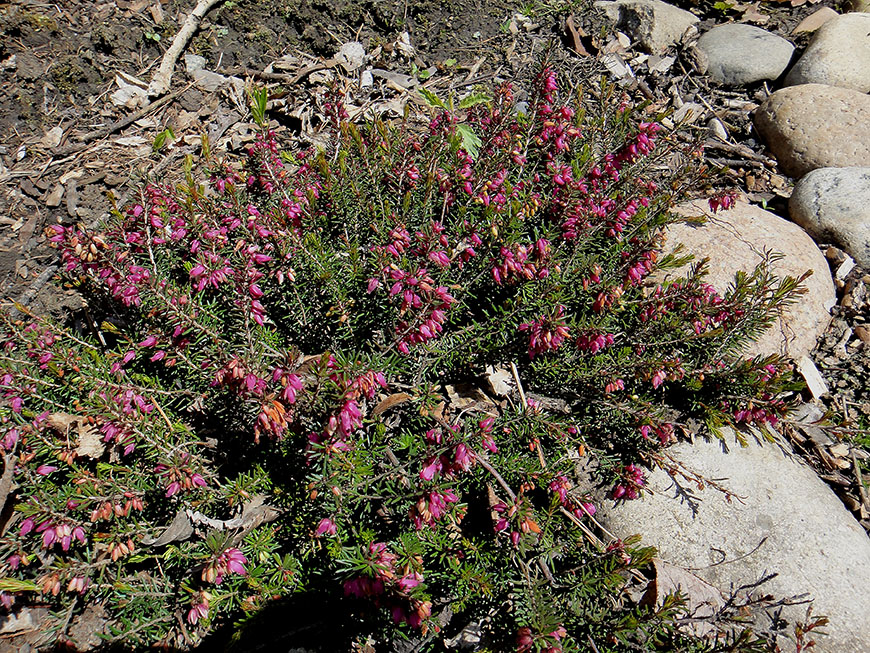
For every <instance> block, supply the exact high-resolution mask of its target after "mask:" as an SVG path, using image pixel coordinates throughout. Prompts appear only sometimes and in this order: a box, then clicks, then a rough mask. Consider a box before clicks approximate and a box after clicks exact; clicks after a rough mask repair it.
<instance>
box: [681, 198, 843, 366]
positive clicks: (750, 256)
mask: <svg viewBox="0 0 870 653" xmlns="http://www.w3.org/2000/svg"><path fill="white" fill-rule="evenodd" d="M676 211H677V212H678V213H680V214H682V215H685V216H690V217H691V216H701V215H704V216H707V222H706V223H705V224H703V225H695V224H683V223H680V224H674V225H671V226H670V227H668V231H667V236H668V241H669V243H670V244H671V245H674V246H675V245H676V244H677V243H681V244H682V245H683V246H684V247H685V249H686V251H687V252H689V253H692V254H694V255H695V256H696V258H699V259H700V258H703V257H707V258H709V259H710V263H709V266H708V269H709V277H708V281H709V283H710V284H711V285H713V287H714V288H716V290H717V291H719V293H720V294H721V293H724V292H725V291H726V290H727V288H728V286H729V285H730V284H731V283H732V282H733V280H734V275H735V273H737V272H738V271H739V270H743V271H745V272H752V271H753V270H754V269H755V267H756V266H757V265H758V264H759V263H760V262H761V261H762V259H763V253H764V251H765V250H769V251H773V252H778V253H781V254H783V258H781V259H779V260H776V261H774V262H773V263H772V268H771V269H772V271H773V273H774V274H776V275H777V276H779V277H784V276H791V277H799V276H800V275H802V274H803V273H804V272H806V271H807V270H812V272H813V274H812V276H811V277H809V279H807V281H806V282H805V286H806V293H805V294H804V295H803V296H802V297H801V298H800V299H799V301H798V302H797V303H796V304H794V305H793V306H791V307H789V308H787V309H786V310H785V311H784V312H783V314H782V315H780V316H779V318H777V321H776V323H774V325H773V326H771V327H770V329H768V330H767V332H765V333H764V334H762V336H761V337H760V338H759V339H758V340H757V341H756V342H754V343H752V344H750V345H748V348H747V350H746V354H747V355H758V354H772V353H778V354H785V355H788V356H790V357H792V358H794V359H799V358H800V357H801V356H803V355H804V354H807V353H809V352H810V351H812V349H813V348H814V347H815V345H816V338H818V337H819V336H820V335H821V334H822V333H824V331H825V329H827V327H828V325H829V324H830V321H831V316H830V313H829V310H830V307H831V306H833V305H834V303H835V301H836V294H835V291H834V282H833V280H832V279H831V274H830V270H829V268H828V263H827V261H826V260H825V257H824V255H823V254H822V253H821V251H820V250H819V248H818V247H817V246H816V244H815V243H814V242H813V240H812V239H811V238H810V237H809V236H808V235H807V234H806V233H805V232H804V231H803V229H801V228H800V227H798V226H797V225H795V224H794V223H792V222H789V221H788V220H783V219H782V218H780V217H779V216H777V215H774V214H773V213H771V212H770V211H765V210H764V209H761V208H759V207H757V206H753V205H751V204H748V203H746V202H740V201H738V202H736V203H735V205H734V206H733V207H732V208H731V209H730V210H728V211H720V212H719V213H716V214H713V213H712V212H711V211H710V208H709V206H708V205H707V203H706V202H704V201H702V200H696V201H694V202H688V203H686V204H682V205H680V206H678V207H677V209H676ZM665 249H666V251H667V246H666V248H665ZM683 272H684V269H681V270H678V271H676V272H675V274H681V273H683Z"/></svg>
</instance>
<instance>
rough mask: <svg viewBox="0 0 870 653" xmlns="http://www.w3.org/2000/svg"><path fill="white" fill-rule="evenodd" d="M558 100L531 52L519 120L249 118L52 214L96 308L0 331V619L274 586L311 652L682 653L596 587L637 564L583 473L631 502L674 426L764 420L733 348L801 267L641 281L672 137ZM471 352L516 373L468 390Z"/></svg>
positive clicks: (190, 623) (122, 611) (661, 207)
mask: <svg viewBox="0 0 870 653" xmlns="http://www.w3.org/2000/svg"><path fill="white" fill-rule="evenodd" d="M559 91H560V90H559V88H558V84H557V80H556V77H555V75H554V73H553V71H552V70H551V69H549V68H547V67H544V68H543V69H542V70H541V71H540V73H539V74H538V75H537V77H536V78H535V79H534V80H532V82H531V84H530V88H529V89H528V95H527V102H524V103H522V104H518V103H517V101H516V99H515V90H514V89H513V88H512V87H511V86H510V85H504V86H502V87H500V88H498V89H497V90H496V91H495V92H494V95H493V96H491V97H490V96H487V95H485V94H483V93H477V94H474V95H472V96H469V97H468V98H466V99H465V100H464V101H462V102H460V103H459V104H458V105H456V106H454V104H453V102H452V101H446V100H442V99H439V98H437V97H434V96H431V95H429V96H428V100H429V102H430V104H432V105H433V110H432V114H431V122H430V123H429V125H428V128H425V127H424V128H422V129H420V128H417V127H415V126H414V125H415V123H413V122H411V121H400V122H399V123H397V124H393V123H387V122H384V121H380V120H375V121H374V122H371V123H369V124H366V125H357V124H352V123H350V122H348V121H347V120H346V115H345V114H344V110H343V108H342V105H341V103H340V102H339V101H338V99H337V98H332V99H331V100H330V101H329V102H327V103H326V105H325V110H326V111H327V113H328V115H329V116H330V119H331V120H332V121H333V122H332V125H331V131H330V132H329V133H330V140H329V145H328V147H326V149H322V150H310V151H296V152H292V153H290V152H287V151H283V150H282V149H281V144H280V143H278V142H277V141H276V139H275V137H274V136H273V135H272V134H271V133H269V132H268V131H267V130H265V129H264V130H263V131H262V133H261V136H260V138H259V139H258V140H257V142H256V144H255V145H254V146H253V147H251V148H250V150H249V151H248V153H247V156H246V157H245V158H244V160H243V161H242V162H234V161H230V160H214V159H212V158H211V156H210V155H209V153H208V150H207V147H206V148H205V150H206V151H205V160H206V166H207V169H208V178H207V181H204V182H199V181H197V179H196V178H195V174H194V171H193V165H192V162H190V161H189V162H188V165H187V166H186V173H185V180H184V181H183V182H182V183H180V184H178V185H170V184H167V183H157V182H154V183H149V184H147V185H146V186H145V187H144V188H143V189H142V191H141V196H140V197H139V199H138V200H137V201H135V202H132V203H131V204H130V205H128V206H125V207H123V208H120V209H119V210H118V211H117V212H116V213H115V216H114V219H113V220H112V221H111V222H109V223H108V224H105V225H104V226H102V227H101V228H99V229H97V230H94V231H89V230H86V229H84V228H82V227H80V226H66V227H65V226H55V227H53V228H52V230H51V232H50V239H51V240H52V241H53V242H54V243H55V244H56V246H57V247H58V248H59V250H60V252H61V254H62V259H63V266H64V279H65V282H66V283H69V284H73V285H74V286H75V287H77V288H78V289H79V291H80V292H81V294H82V296H83V297H84V298H85V299H86V300H87V305H88V308H87V311H86V312H85V313H84V314H83V318H82V319H81V320H77V321H71V322H70V325H71V326H64V325H61V324H54V323H50V322H49V321H47V320H44V319H41V318H40V317H39V316H36V315H26V316H25V318H22V317H21V316H20V315H19V317H17V318H12V317H10V316H8V315H7V316H6V317H5V318H4V325H5V326H4V331H5V336H4V339H3V342H2V353H0V387H2V394H3V397H4V403H3V405H2V408H0V415H2V432H0V436H2V439H0V446H2V449H3V453H4V456H5V464H6V469H7V474H6V475H4V479H7V478H8V479H9V482H10V483H11V484H12V485H11V486H9V487H11V488H12V492H11V493H9V494H8V496H7V508H8V510H7V511H6V512H5V513H4V528H3V535H2V537H0V561H2V562H0V576H2V578H0V589H2V590H3V591H2V594H0V599H2V602H3V604H4V605H5V606H6V608H7V609H10V610H15V609H17V606H21V605H28V604H30V605H33V604H41V605H47V606H49V607H50V608H51V610H52V612H51V614H52V615H54V617H52V619H53V621H52V622H51V624H49V626H50V628H48V629H47V631H46V632H48V633H50V634H51V637H52V638H54V639H58V640H61V639H64V638H65V637H67V628H68V626H69V624H70V622H71V619H73V618H75V615H77V614H79V613H81V611H82V610H84V609H85V608H86V607H87V606H89V605H99V606H101V609H103V610H104V613H105V629H104V632H103V636H104V637H105V638H106V639H108V640H113V641H120V642H122V643H125V644H128V645H130V646H133V647H139V646H143V645H150V644H156V643H159V644H163V645H167V646H172V647H180V648H186V647H191V646H193V645H195V644H196V643H198V642H199V641H200V640H201V638H202V637H203V636H204V635H206V634H207V633H208V632H210V631H211V630H213V629H215V628H217V627H219V626H221V625H222V624H228V623H230V622H232V621H233V620H236V624H237V625H244V624H245V623H246V622H248V621H250V620H251V619H253V618H254V617H255V616H256V615H257V614H258V613H259V612H261V611H262V610H263V609H264V608H266V607H267V606H269V605H271V604H275V603H276V602H278V603H279V604H280V601H282V600H283V601H286V602H287V603H286V604H287V605H295V606H296V608H294V610H293V611H289V612H288V613H287V614H290V615H296V617H295V619H296V621H294V618H287V617H286V616H285V617H283V618H282V619H283V623H284V624H285V625H286V629H287V630H288V631H293V630H294V628H298V627H300V625H301V624H300V623H299V622H300V621H304V622H305V625H307V626H309V628H308V629H307V630H306V632H309V631H311V623H314V624H315V625H314V630H313V631H312V632H314V633H316V634H315V635H311V638H313V639H314V640H316V641H319V642H320V643H321V644H324V642H331V643H330V644H328V646H327V647H329V646H338V645H339V644H337V643H336V642H339V641H344V645H347V643H348V641H349V640H351V639H354V638H361V639H358V641H363V640H364V639H365V637H372V638H374V641H383V642H387V644H386V646H388V647H389V646H390V644H389V642H395V641H397V640H398V639H400V638H416V639H417V640H418V641H419V642H420V646H421V647H423V648H426V647H429V648H432V647H437V646H439V642H440V641H441V640H442V639H443V638H444V637H446V636H452V635H455V634H456V633H457V632H458V631H459V630H461V629H462V628H463V627H464V626H466V625H468V624H469V623H476V624H480V625H482V628H483V632H484V641H485V642H487V643H488V644H487V645H489V646H492V647H494V648H495V649H497V650H508V649H512V648H515V649H516V650H520V651H541V650H548V651H558V650H589V649H588V648H587V646H588V643H589V641H593V642H595V643H596V646H597V650H600V651H605V650H621V647H624V646H628V645H629V644H630V645H631V646H634V647H640V648H641V649H644V650H645V649H656V648H664V649H668V648H669V647H671V646H674V645H675V644H674V642H677V641H678V640H679V638H680V637H683V636H681V635H679V634H678V633H677V631H676V630H675V628H674V623H675V622H674V618H675V617H677V616H678V615H679V610H680V603H679V601H678V600H677V599H676V598H674V600H669V601H668V602H666V604H665V605H664V606H662V607H660V608H658V609H656V608H650V607H640V606H635V605H633V604H631V603H630V602H629V601H627V599H626V598H625V597H624V596H623V595H622V594H621V593H620V589H621V588H622V586H623V585H624V584H625V582H626V578H627V577H628V574H629V572H630V571H631V570H632V569H636V568H639V567H643V566H644V565H645V564H647V562H648V561H649V559H650V556H651V555H652V551H651V550H650V549H641V548H638V547H637V546H636V542H620V541H609V540H608V538H606V537H604V535H603V534H602V533H600V532H598V531H597V530H596V525H595V523H594V521H593V519H594V514H595V512H596V506H595V503H594V501H593V500H592V498H591V496H589V495H588V494H587V493H586V492H588V491H589V490H590V489H591V488H588V487H587V488H585V489H584V488H581V487H580V486H578V482H577V477H576V474H575V468H576V466H577V464H578V462H580V461H582V460H584V459H589V458H591V459H593V460H594V461H596V469H597V473H598V475H599V478H598V482H599V483H600V485H601V486H602V487H604V488H606V489H607V490H608V491H609V492H610V494H611V496H612V498H614V499H618V500H631V499H635V498H637V497H638V496H639V495H640V494H642V492H643V487H644V478H645V472H644V468H645V467H648V466H650V465H653V464H655V463H656V461H657V460H659V458H658V456H659V454H658V452H659V451H660V450H661V449H662V447H665V446H667V444H668V443H669V442H670V441H672V440H674V439H675V437H676V435H677V434H678V433H679V431H680V429H681V428H683V425H684V424H685V423H686V422H687V420H690V419H694V420H699V421H702V422H706V423H707V424H708V425H709V427H710V428H711V429H712V430H713V431H714V432H717V431H718V429H719V428H720V427H721V426H722V425H724V424H731V423H735V422H742V423H749V424H755V425H759V424H762V425H763V424H764V423H766V422H774V421H775V420H776V419H777V418H778V417H779V416H780V415H781V414H782V413H783V411H784V410H785V405H784V403H783V401H782V391H783V388H784V387H785V386H784V383H785V379H786V378H788V375H787V374H786V371H787V370H786V369H785V367H784V366H783V365H782V364H781V363H780V362H779V361H777V360H775V359H765V360H745V359H744V358H742V357H741V356H740V355H739V346H740V345H741V344H742V343H744V342H745V341H746V340H747V339H748V338H751V337H752V336H753V335H755V334H757V333H759V331H760V330H761V329H762V328H764V326H765V325H766V324H768V323H769V322H770V320H771V315H772V314H773V313H774V312H775V310H776V309H777V308H779V307H780V306H781V305H782V304H783V303H785V302H786V301H788V299H789V297H790V296H791V294H792V293H793V291H794V289H795V287H796V283H797V282H796V281H795V280H792V279H786V280H782V281H779V280H775V279H773V278H772V277H771V276H770V274H769V273H768V272H767V271H766V268H764V267H760V268H759V269H758V270H756V272H755V273H754V274H751V275H744V276H741V277H738V278H737V279H736V280H735V284H734V286H733V287H732V289H731V290H730V291H729V292H728V293H726V294H725V295H724V296H721V295H719V294H717V293H716V291H714V290H713V289H712V288H711V287H710V286H709V285H707V284H706V283H705V282H704V280H703V267H704V266H703V262H699V263H697V264H696V265H695V267H694V268H693V269H692V272H691V274H689V275H688V276H687V277H685V278H678V279H677V280H675V281H671V282H667V283H660V282H659V281H660V280H661V278H662V277H661V276H660V275H658V276H657V271H659V270H662V269H665V268H668V267H673V266H675V265H677V264H681V263H683V262H684V261H681V260H675V259H674V258H673V257H670V256H663V255H662V253H661V250H662V245H663V238H662V233H663V228H664V227H665V226H666V225H667V224H668V223H669V222H670V221H671V220H673V219H674V218H673V216H672V214H671V213H669V209H670V207H671V206H672V204H673V202H674V199H675V198H676V197H679V196H680V194H681V193H682V192H683V190H685V188H687V187H688V186H689V185H690V184H691V183H692V177H691V175H692V174H694V173H693V172H692V170H693V168H692V167H691V166H692V165H693V164H692V154H691V150H687V151H686V152H682V151H681V150H680V149H679V147H677V145H676V144H675V141H674V142H672V141H671V140H670V137H669V136H666V135H664V134H663V133H662V129H661V128H660V127H659V125H658V124H656V123H655V122H643V121H638V120H637V119H636V118H635V117H634V113H633V110H632V109H631V108H630V106H629V105H628V103H627V102H625V101H624V99H623V98H621V97H619V96H618V95H616V94H615V93H614V91H613V89H611V88H608V87H606V86H602V87H601V89H600V91H599V93H598V99H594V98H591V96H590V97H587V98H584V97H582V96H578V97H576V98H571V97H570V94H566V95H565V96H566V97H567V98H568V99H564V97H562V96H560V92H559ZM255 95H256V102H255V116H256V117H257V119H258V121H259V122H261V123H262V122H263V117H264V113H265V96H264V95H261V94H259V93H257V94H255ZM657 280H658V281H657ZM488 368H489V370H490V372H492V370H493V369H504V370H512V373H511V374H510V376H514V375H515V378H516V379H518V380H519V382H520V385H519V387H517V386H516V385H514V389H513V391H512V392H508V391H504V392H502V396H497V395H494V394H491V396H489V397H486V396H485V395H484V394H483V393H482V391H481V390H480V389H481V388H484V389H485V388H486V386H485V385H484V384H483V383H482V379H483V378H484V377H485V376H486V374H487V369H488ZM461 384H466V385H468V384H470V385H472V386H476V387H477V388H478V389H477V390H476V392H477V394H476V395H474V396H475V397H476V399H473V400H468V401H464V402H463V401H455V400H449V399H448V396H449V394H451V393H453V392H454V389H453V386H456V387H459V386H460V385H461ZM447 386H451V387H450V388H448V387H447ZM638 529H639V530H640V531H642V529H643V525H642V524H639V525H638ZM596 533H597V535H596ZM599 536H601V537H602V538H604V539H599ZM300 606H301V607H300ZM305 606H328V608H326V609H325V610H321V611H317V610H314V609H313V608H312V613H313V616H311V615H309V616H304V615H305V614H306V613H305V612H304V609H305ZM300 610H301V612H300ZM318 619H320V620H321V626H320V627H317V623H318ZM336 623H340V624H341V627H340V628H337V627H336V626H335V624H336ZM300 637H301V635H300ZM342 638H345V640H342ZM324 645H327V644H324ZM330 650H336V649H335V648H331V649H330ZM671 650H672V649H671Z"/></svg>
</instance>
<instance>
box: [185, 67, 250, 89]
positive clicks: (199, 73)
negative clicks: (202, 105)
mask: <svg viewBox="0 0 870 653" xmlns="http://www.w3.org/2000/svg"><path fill="white" fill-rule="evenodd" d="M190 76H191V77H193V81H194V83H195V84H196V86H197V87H198V88H199V89H201V90H203V91H206V92H209V93H211V92H214V91H217V90H219V89H221V88H224V87H228V86H232V87H233V88H234V89H235V90H236V91H237V92H239V93H242V92H244V89H245V83H244V81H242V80H241V79H239V78H238V77H227V76H226V75H220V74H218V73H215V72H212V71H211V70H206V69H205V68H200V69H198V70H194V71H193V72H192V73H191V75H190Z"/></svg>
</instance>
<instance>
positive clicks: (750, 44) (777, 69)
mask: <svg viewBox="0 0 870 653" xmlns="http://www.w3.org/2000/svg"><path fill="white" fill-rule="evenodd" d="M698 47H699V48H700V49H701V50H703V51H704V53H705V54H706V55H707V62H708V67H707V74H708V75H709V76H710V77H711V78H712V79H713V80H715V81H717V82H719V83H720V84H725V85H727V86H742V85H744V84H752V83H753V82H760V81H762V80H765V79H777V78H778V77H779V76H780V75H782V73H783V72H784V71H785V69H786V67H787V66H788V64H789V62H790V61H791V55H792V53H793V52H794V46H793V45H792V44H791V43H789V42H788V41H786V40H785V39H784V38H782V37H781V36H777V35H776V34H771V33H770V32H766V31H764V30H763V29H761V28H759V27H754V26H753V25H745V24H743V23H729V24H727V25H718V26H716V27H714V28H713V29H711V30H710V31H709V32H706V33H705V34H704V35H703V36H702V37H701V38H700V39H699V40H698Z"/></svg>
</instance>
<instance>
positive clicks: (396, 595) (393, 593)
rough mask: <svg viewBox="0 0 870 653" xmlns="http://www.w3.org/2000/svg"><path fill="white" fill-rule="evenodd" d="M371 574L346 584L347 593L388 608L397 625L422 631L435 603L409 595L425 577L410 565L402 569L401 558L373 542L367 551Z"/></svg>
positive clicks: (383, 545) (384, 546)
mask: <svg viewBox="0 0 870 653" xmlns="http://www.w3.org/2000/svg"><path fill="white" fill-rule="evenodd" d="M366 559H367V562H368V567H369V574H368V575H365V576H358V577H356V578H353V579H350V580H347V581H345V583H344V594H345V596H352V597H356V598H369V599H372V600H373V601H374V603H375V605H378V606H383V607H387V608H389V610H390V612H391V613H392V615H393V620H394V621H395V622H396V623H406V624H408V625H409V626H411V627H412V628H420V627H421V626H422V625H423V622H424V621H426V620H427V619H428V618H429V617H430V616H431V615H432V604H431V602H429V601H422V600H420V599H416V598H414V597H413V596H411V595H410V592H411V591H412V590H413V589H414V588H416V587H418V586H419V585H420V584H421V583H422V582H423V574H422V572H421V571H420V570H418V569H413V568H411V567H410V566H405V567H403V568H399V567H398V566H397V563H398V558H397V557H396V555H395V554H393V553H391V552H390V551H389V549H388V548H387V545H386V544H385V543H383V542H373V543H372V544H370V545H369V547H368V550H367V552H366Z"/></svg>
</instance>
